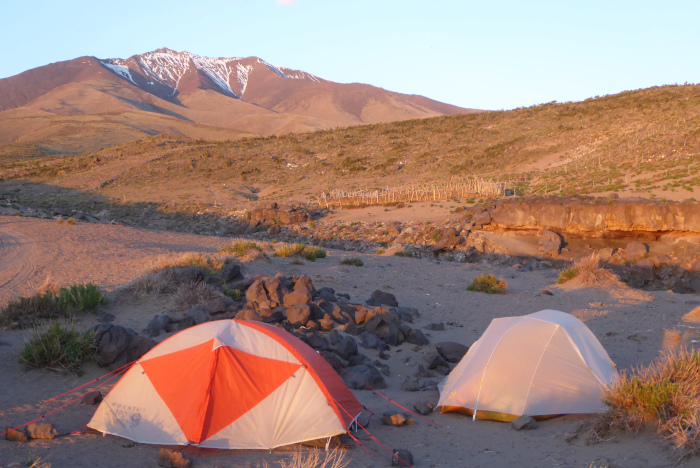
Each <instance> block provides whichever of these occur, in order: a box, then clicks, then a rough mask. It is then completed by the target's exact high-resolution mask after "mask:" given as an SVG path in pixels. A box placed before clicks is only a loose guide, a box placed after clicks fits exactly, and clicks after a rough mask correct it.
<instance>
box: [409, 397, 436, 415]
mask: <svg viewBox="0 0 700 468" xmlns="http://www.w3.org/2000/svg"><path fill="white" fill-rule="evenodd" d="M413 409H414V410H416V412H417V413H418V414H422V415H423V416H426V415H428V414H430V413H432V412H433V409H435V405H433V404H432V403H431V402H429V401H425V400H421V401H417V402H415V403H414V404H413Z"/></svg>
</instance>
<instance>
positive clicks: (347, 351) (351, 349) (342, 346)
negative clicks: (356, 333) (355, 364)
mask: <svg viewBox="0 0 700 468" xmlns="http://www.w3.org/2000/svg"><path fill="white" fill-rule="evenodd" d="M332 351H333V352H334V353H335V354H337V355H338V356H340V357H341V358H343V359H346V360H349V359H350V358H351V357H352V356H354V355H355V354H357V343H356V342H355V339H354V338H353V337H351V336H347V335H346V336H343V337H342V338H341V339H340V341H339V342H337V343H336V344H335V345H334V346H333V348H332Z"/></svg>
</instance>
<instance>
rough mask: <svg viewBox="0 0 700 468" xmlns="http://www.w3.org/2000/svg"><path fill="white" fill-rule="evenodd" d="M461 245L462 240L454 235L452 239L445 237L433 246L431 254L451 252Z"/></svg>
mask: <svg viewBox="0 0 700 468" xmlns="http://www.w3.org/2000/svg"><path fill="white" fill-rule="evenodd" d="M461 243H462V238H461V237H459V236H457V235H455V236H452V237H445V238H443V239H440V240H439V241H437V242H436V243H435V245H434V246H433V252H438V251H440V250H451V249H454V248H455V247H457V246H458V245H459V244H461Z"/></svg>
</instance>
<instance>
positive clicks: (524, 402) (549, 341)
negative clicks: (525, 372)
mask: <svg viewBox="0 0 700 468" xmlns="http://www.w3.org/2000/svg"><path fill="white" fill-rule="evenodd" d="M550 323H551V322H550ZM561 328H562V326H561V325H559V324H556V326H555V327H554V330H553V331H552V334H551V335H550V336H549V339H548V340H547V344H546V345H544V346H543V347H542V353H541V354H540V358H539V359H538V360H537V365H536V366H535V370H534V371H533V372H532V378H530V385H529V386H528V388H527V394H526V395H525V401H523V414H524V412H525V408H527V400H528V398H530V390H532V382H534V381H535V376H536V375H537V370H538V369H539V368H540V364H541V363H542V358H544V355H545V353H546V352H547V348H548V347H549V343H551V342H552V339H553V338H554V335H555V334H556V333H557V331H559V330H560V329H561ZM521 416H522V415H521Z"/></svg>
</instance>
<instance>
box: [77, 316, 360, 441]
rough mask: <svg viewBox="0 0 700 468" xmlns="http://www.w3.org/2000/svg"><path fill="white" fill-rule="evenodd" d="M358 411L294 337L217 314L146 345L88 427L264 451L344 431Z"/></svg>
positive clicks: (324, 365)
mask: <svg viewBox="0 0 700 468" xmlns="http://www.w3.org/2000/svg"><path fill="white" fill-rule="evenodd" d="M361 411H362V406H361V405H360V403H359V402H358V401H357V399H355V397H354V395H353V394H352V392H350V390H349V389H348V387H347V386H346V385H345V384H344V383H343V381H342V380H341V378H340V377H339V376H338V374H337V373H336V372H335V370H333V368H332V367H331V366H330V365H329V364H328V363H327V362H326V361H325V359H324V358H323V357H322V356H321V355H320V354H318V353H316V352H315V351H314V350H313V349H312V348H311V347H309V346H308V345H306V344H305V343H303V342H302V341H301V340H299V339H298V338H296V337H294V336H292V335H291V334H290V333H287V332H286V331H284V330H281V329H279V328H276V327H273V326H270V325H266V324H263V323H260V322H249V321H238V320H218V321H214V322H207V323H203V324H201V325H197V326H194V327H191V328H188V329H186V330H183V331H181V332H180V333H177V334H175V335H173V336H171V337H170V338H168V339H167V340H165V341H163V342H162V343H161V344H159V345H158V346H156V347H155V348H153V349H152V350H151V351H149V352H148V353H146V354H145V355H144V356H143V357H142V358H141V359H140V360H139V361H138V362H137V363H136V364H134V365H133V366H132V367H131V369H129V371H128V372H127V373H126V374H125V375H124V376H123V377H122V378H121V380H120V381H119V382H118V383H117V384H116V385H115V386H114V388H113V389H112V391H111V392H109V394H108V395H107V396H106V397H105V399H104V400H103V401H102V403H101V404H100V406H99V407H98V409H97V411H96V412H95V415H94V416H93V418H92V420H91V421H90V422H89V423H88V426H89V427H91V428H93V429H96V430H98V431H101V432H103V433H107V434H113V435H117V436H120V437H124V438H127V439H131V440H133V441H136V442H142V443H148V444H162V445H195V446H198V447H210V448H225V449H272V448H275V447H279V446H282V445H288V444H295V443H300V442H305V441H310V440H317V439H326V438H330V437H332V436H334V435H338V434H341V433H344V432H346V431H347V428H348V427H349V426H350V424H351V423H352V422H353V421H354V419H355V418H356V417H357V416H358V415H359V413H360V412H361Z"/></svg>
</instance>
